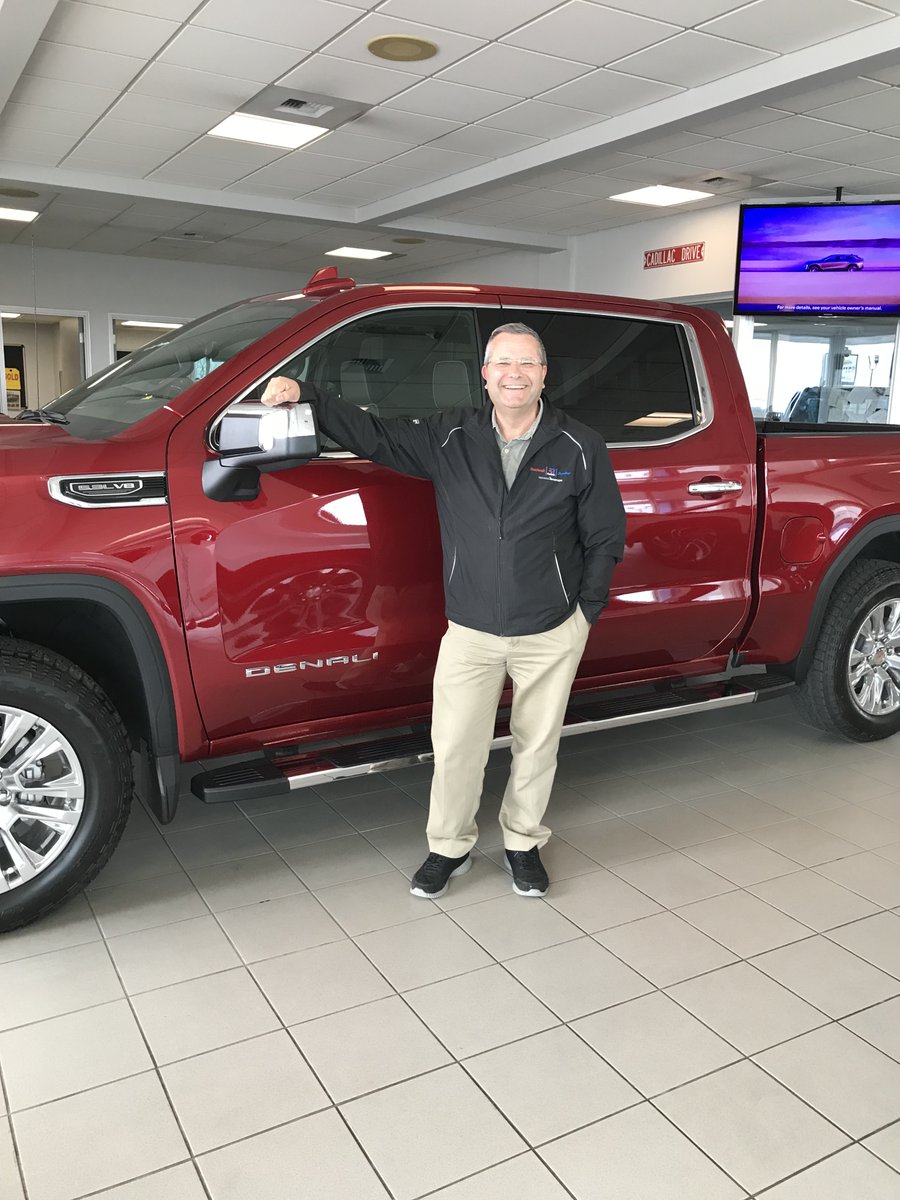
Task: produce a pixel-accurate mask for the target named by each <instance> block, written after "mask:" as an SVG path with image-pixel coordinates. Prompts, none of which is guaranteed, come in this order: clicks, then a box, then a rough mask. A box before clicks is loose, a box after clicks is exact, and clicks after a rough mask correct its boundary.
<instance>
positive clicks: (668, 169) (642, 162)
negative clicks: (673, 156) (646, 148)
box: [603, 158, 696, 192]
mask: <svg viewBox="0 0 900 1200" xmlns="http://www.w3.org/2000/svg"><path fill="white" fill-rule="evenodd" d="M695 173H696V172H695V171H693V170H692V169H691V168H689V167H686V166H685V165H684V164H683V163H671V162H666V161H664V160H663V159H661V158H642V159H639V160H638V161H637V162H633V163H625V164H624V165H623V166H621V167H616V169H615V171H604V172H603V174H604V175H605V176H606V177H607V178H608V179H610V180H612V181H613V182H614V183H616V182H618V183H621V184H622V186H621V187H611V188H610V191H611V192H627V191H629V190H630V188H631V187H632V186H633V185H634V184H636V183H646V184H651V185H652V184H657V183H665V184H672V183H679V182H681V181H682V180H683V179H684V178H685V176H686V175H689V174H691V175H692V174H695Z"/></svg>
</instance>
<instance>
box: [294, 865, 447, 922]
mask: <svg viewBox="0 0 900 1200" xmlns="http://www.w3.org/2000/svg"><path fill="white" fill-rule="evenodd" d="M451 886H452V885H451ZM315 894H316V896H317V897H318V899H319V901H320V902H321V903H322V904H324V906H325V907H326V908H327V909H328V911H329V912H330V913H331V915H332V916H333V917H334V919H335V920H336V921H337V922H338V923H339V924H340V925H341V926H342V927H343V928H344V929H345V930H346V931H347V933H349V934H350V935H351V937H355V936H356V934H358V933H370V932H371V931H372V930H373V929H386V928H387V927H388V926H389V925H403V924H404V923H405V922H407V921H422V920H424V919H425V918H426V917H431V916H434V914H435V912H436V911H437V909H436V908H435V905H434V902H433V901H431V900H423V899H422V898H421V897H419V896H411V895H410V894H409V880H408V879H407V878H406V876H405V875H402V874H401V873H400V872H399V871H394V870H392V871H391V873H390V874H389V875H374V876H372V877H371V878H368V879H355V880H353V881H352V882H349V883H338V884H335V885H334V886H333V887H323V888H319V889H318V890H317V891H316V893H315Z"/></svg>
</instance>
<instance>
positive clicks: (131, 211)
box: [110, 202, 203, 237]
mask: <svg viewBox="0 0 900 1200" xmlns="http://www.w3.org/2000/svg"><path fill="white" fill-rule="evenodd" d="M202 211H203V210H202V209H196V208H195V209H191V208H188V207H186V206H185V205H181V204H173V205H172V206H171V211H168V210H166V211H160V210H158V209H152V208H145V207H144V203H143V202H142V203H140V204H133V205H132V206H131V207H130V208H128V209H126V211H125V212H123V213H121V214H120V215H119V216H117V217H113V218H112V219H111V221H110V227H112V228H116V229H128V230H131V231H135V232H139V233H142V234H143V235H144V236H145V237H149V236H155V235H156V234H157V233H165V232H166V231H167V230H171V229H177V228H178V226H179V225H180V224H181V223H182V222H183V221H188V220H191V219H192V218H193V217H196V216H199V215H200V214H201V213H202Z"/></svg>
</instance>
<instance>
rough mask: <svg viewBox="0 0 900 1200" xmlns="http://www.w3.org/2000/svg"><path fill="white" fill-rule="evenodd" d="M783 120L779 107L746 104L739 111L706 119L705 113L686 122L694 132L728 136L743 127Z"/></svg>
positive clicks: (749, 127) (751, 127)
mask: <svg viewBox="0 0 900 1200" xmlns="http://www.w3.org/2000/svg"><path fill="white" fill-rule="evenodd" d="M783 120H784V113H783V112H779V111H778V109H777V108H766V107H765V106H763V107H760V108H748V107H747V105H746V104H744V105H743V106H742V107H741V109H740V110H739V111H737V112H735V111H732V112H729V113H728V114H727V115H724V116H719V117H712V119H706V118H705V117H704V116H703V115H701V116H697V117H689V118H688V119H687V120H686V121H685V122H684V124H685V127H686V128H688V129H690V130H692V131H693V132H694V133H705V134H708V135H709V137H728V135H729V134H730V133H737V132H738V131H739V130H741V129H753V128H755V127H757V126H759V125H768V124H770V123H771V122H772V121H783Z"/></svg>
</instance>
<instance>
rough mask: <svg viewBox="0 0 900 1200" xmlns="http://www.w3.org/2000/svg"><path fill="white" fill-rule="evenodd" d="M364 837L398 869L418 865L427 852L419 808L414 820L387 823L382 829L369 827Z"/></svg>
mask: <svg viewBox="0 0 900 1200" xmlns="http://www.w3.org/2000/svg"><path fill="white" fill-rule="evenodd" d="M366 839H367V841H369V842H371V844H372V845H373V846H374V847H375V849H376V850H377V851H378V852H379V853H380V854H383V855H384V857H385V858H386V859H387V860H388V862H392V863H393V864H394V866H395V867H397V868H398V869H402V868H404V867H414V868H415V867H418V866H419V864H420V863H421V862H422V861H423V860H424V859H425V857H426V856H427V854H428V842H427V840H426V838H425V820H424V813H423V812H422V810H421V809H419V815H418V816H417V817H416V818H415V820H412V821H402V822H400V824H397V825H387V826H385V827H384V828H383V829H370V830H369V831H368V832H367V833H366Z"/></svg>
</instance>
